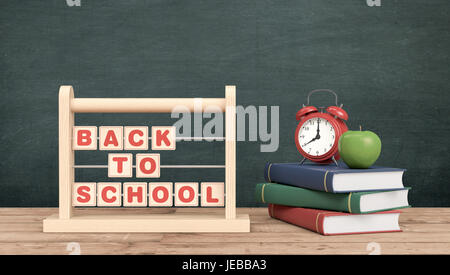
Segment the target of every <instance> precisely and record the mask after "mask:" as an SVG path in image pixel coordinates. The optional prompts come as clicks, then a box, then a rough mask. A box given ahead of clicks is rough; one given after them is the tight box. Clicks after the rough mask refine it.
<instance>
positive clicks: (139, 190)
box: [123, 182, 147, 206]
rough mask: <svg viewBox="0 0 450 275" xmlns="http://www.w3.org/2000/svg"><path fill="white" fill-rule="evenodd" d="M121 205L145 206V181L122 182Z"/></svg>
mask: <svg viewBox="0 0 450 275" xmlns="http://www.w3.org/2000/svg"><path fill="white" fill-rule="evenodd" d="M123 206H147V183H146V182H125V183H124V184H123Z"/></svg>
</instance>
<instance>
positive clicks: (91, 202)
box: [72, 182, 97, 206]
mask: <svg viewBox="0 0 450 275" xmlns="http://www.w3.org/2000/svg"><path fill="white" fill-rule="evenodd" d="M72 194H73V198H72V205H73V206H95V205H96V203H97V201H96V197H97V196H96V183H95V182H75V183H74V184H73V192H72Z"/></svg>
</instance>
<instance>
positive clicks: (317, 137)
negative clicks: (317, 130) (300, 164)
mask: <svg viewBox="0 0 450 275" xmlns="http://www.w3.org/2000/svg"><path fill="white" fill-rule="evenodd" d="M319 138H320V135H317V136H316V137H315V138H313V139H311V140H310V141H309V142H308V143H305V145H303V146H306V145H308V144H310V143H311V142H313V141H315V140H317V139H319Z"/></svg>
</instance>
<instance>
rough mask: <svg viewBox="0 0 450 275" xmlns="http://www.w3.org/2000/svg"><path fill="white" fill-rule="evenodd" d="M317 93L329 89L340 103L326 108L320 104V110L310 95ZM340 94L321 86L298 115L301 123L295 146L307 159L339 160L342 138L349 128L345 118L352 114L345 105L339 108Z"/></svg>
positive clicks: (314, 91) (296, 134)
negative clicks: (345, 109)
mask: <svg viewBox="0 0 450 275" xmlns="http://www.w3.org/2000/svg"><path fill="white" fill-rule="evenodd" d="M316 92H329V93H332V94H334V96H335V100H336V105H335V106H329V107H327V108H326V112H323V109H325V107H319V109H320V111H319V110H318V109H317V108H316V107H314V106H310V105H309V97H310V96H311V95H312V94H313V93H316ZM337 105H338V98H337V94H336V93H335V92H333V91H332V90H328V89H319V90H313V91H311V92H309V94H308V99H307V104H306V106H305V105H303V108H301V109H300V110H299V111H298V112H297V114H296V119H297V120H299V121H300V122H299V123H298V126H297V129H296V130H295V145H296V146H297V150H298V151H299V152H300V154H301V155H302V156H303V157H304V159H303V160H302V162H301V163H303V162H304V161H305V160H306V159H309V160H311V161H313V162H319V163H330V162H331V161H334V163H336V164H337V162H336V160H338V159H339V152H338V141H339V138H340V137H341V135H342V134H343V133H345V132H346V131H347V130H348V128H347V125H345V122H344V121H345V120H347V119H348V114H347V112H346V111H344V109H342V106H343V105H342V104H341V105H340V106H339V107H338V106H337Z"/></svg>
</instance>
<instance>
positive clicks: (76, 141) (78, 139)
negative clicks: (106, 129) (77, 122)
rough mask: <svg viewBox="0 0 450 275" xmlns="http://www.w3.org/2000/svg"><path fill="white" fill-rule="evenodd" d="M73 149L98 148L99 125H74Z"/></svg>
mask: <svg viewBox="0 0 450 275" xmlns="http://www.w3.org/2000/svg"><path fill="white" fill-rule="evenodd" d="M72 140H73V144H72V149H73V150H97V126H73V138H72Z"/></svg>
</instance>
